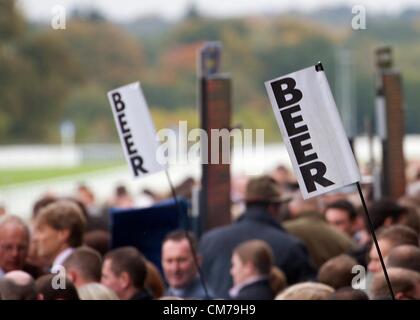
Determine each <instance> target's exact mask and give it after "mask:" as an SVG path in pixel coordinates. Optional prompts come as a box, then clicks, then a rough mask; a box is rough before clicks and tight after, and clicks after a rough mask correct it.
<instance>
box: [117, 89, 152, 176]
mask: <svg viewBox="0 0 420 320" xmlns="http://www.w3.org/2000/svg"><path fill="white" fill-rule="evenodd" d="M111 97H112V101H113V103H114V107H115V111H116V113H117V118H118V125H119V127H120V129H121V135H122V137H123V140H124V144H125V149H126V150H127V153H128V155H129V156H130V164H131V168H132V169H133V172H134V175H135V176H136V177H137V176H138V175H139V174H140V172H143V173H148V171H147V170H146V169H145V168H144V167H143V162H144V161H143V158H142V157H141V156H140V155H139V154H138V151H137V149H136V148H135V144H134V141H133V135H132V134H131V130H130V127H129V126H128V122H127V120H126V114H125V112H124V111H125V103H124V101H123V100H122V97H121V94H120V93H118V92H115V93H113V94H112V95H111Z"/></svg>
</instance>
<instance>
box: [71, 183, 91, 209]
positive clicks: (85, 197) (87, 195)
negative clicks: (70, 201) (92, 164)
mask: <svg viewBox="0 0 420 320" xmlns="http://www.w3.org/2000/svg"><path fill="white" fill-rule="evenodd" d="M76 197H77V199H78V200H79V201H81V202H83V204H84V205H85V206H87V207H89V206H91V205H93V204H95V195H94V194H93V192H92V190H91V189H90V188H89V187H88V186H87V185H85V184H79V185H78V187H77V192H76Z"/></svg>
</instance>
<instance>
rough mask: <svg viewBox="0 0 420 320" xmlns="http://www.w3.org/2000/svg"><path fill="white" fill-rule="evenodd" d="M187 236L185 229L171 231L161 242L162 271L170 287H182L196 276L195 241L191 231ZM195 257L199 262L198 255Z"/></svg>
mask: <svg viewBox="0 0 420 320" xmlns="http://www.w3.org/2000/svg"><path fill="white" fill-rule="evenodd" d="M188 238H189V239H188ZM188 238H187V235H186V233H185V231H173V232H171V233H169V234H168V235H167V236H166V237H165V239H164V240H163V242H162V267H163V273H164V275H165V279H166V281H167V282H168V285H169V286H170V287H172V288H184V287H185V286H187V285H188V284H190V283H191V282H192V281H193V280H194V279H195V278H196V277H197V276H198V270H197V266H196V264H195V261H194V254H196V252H197V241H196V239H195V237H194V235H193V234H191V233H189V234H188ZM190 241H191V242H190ZM191 245H192V249H193V250H191ZM195 258H196V259H197V261H198V262H199V263H200V257H198V256H196V257H195Z"/></svg>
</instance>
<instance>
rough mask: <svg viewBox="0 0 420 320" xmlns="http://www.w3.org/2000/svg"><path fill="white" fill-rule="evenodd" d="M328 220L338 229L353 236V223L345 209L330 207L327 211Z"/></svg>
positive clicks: (326, 217)
mask: <svg viewBox="0 0 420 320" xmlns="http://www.w3.org/2000/svg"><path fill="white" fill-rule="evenodd" d="M325 219H326V220H327V222H328V223H329V224H330V225H332V226H334V227H336V228H337V229H338V230H340V231H342V232H344V233H346V234H348V235H349V236H351V235H352V234H353V224H352V222H351V220H350V217H349V215H348V213H347V212H346V211H345V210H343V209H338V208H330V209H328V210H327V211H325Z"/></svg>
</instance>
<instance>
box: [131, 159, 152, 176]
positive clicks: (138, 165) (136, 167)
mask: <svg viewBox="0 0 420 320" xmlns="http://www.w3.org/2000/svg"><path fill="white" fill-rule="evenodd" d="M130 161H131V167H132V168H133V171H134V175H135V176H136V177H137V176H138V175H139V173H140V172H143V173H147V172H148V171H147V170H146V169H145V168H143V158H142V157H140V156H134V157H131V158H130Z"/></svg>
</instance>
